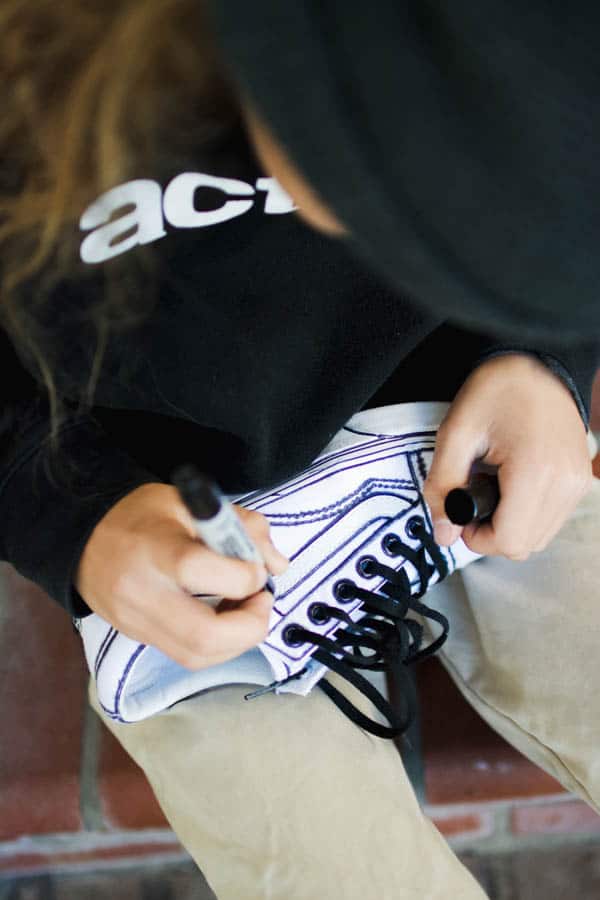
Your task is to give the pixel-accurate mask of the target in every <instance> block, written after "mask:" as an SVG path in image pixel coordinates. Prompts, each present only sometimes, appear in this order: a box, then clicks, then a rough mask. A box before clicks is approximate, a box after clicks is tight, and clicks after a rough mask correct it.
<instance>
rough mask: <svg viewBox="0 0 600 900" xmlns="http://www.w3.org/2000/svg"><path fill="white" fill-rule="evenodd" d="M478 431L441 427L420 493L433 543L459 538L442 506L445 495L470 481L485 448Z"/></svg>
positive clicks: (451, 423) (448, 423) (457, 425)
mask: <svg viewBox="0 0 600 900" xmlns="http://www.w3.org/2000/svg"><path fill="white" fill-rule="evenodd" d="M482 441H483V438H482V432H481V429H477V430H476V431H474V430H473V429H472V428H471V427H469V425H467V424H466V423H463V424H462V425H461V423H460V422H457V421H455V420H447V421H446V422H443V423H442V425H441V426H440V428H439V430H438V434H437V439H436V448H435V453H434V455H433V462H432V465H431V469H430V471H429V475H428V477H427V480H426V482H425V485H424V488H423V492H424V495H425V500H426V501H427V504H428V506H429V509H430V511H431V518H432V522H433V527H434V536H435V540H436V543H438V544H441V545H442V546H449V545H450V544H453V543H454V542H455V541H457V540H458V538H459V537H460V536H461V533H462V528H461V527H460V526H458V525H454V524H453V523H452V522H450V520H449V519H448V517H447V515H446V512H445V509H444V502H445V500H446V496H447V495H448V493H449V492H450V491H451V490H452V489H453V488H456V487H463V486H465V485H466V484H467V483H468V481H469V475H470V472H471V467H472V464H473V462H474V460H475V459H476V458H478V457H482V456H483V455H484V454H485V452H486V449H487V448H486V447H485V445H484V444H483V443H482Z"/></svg>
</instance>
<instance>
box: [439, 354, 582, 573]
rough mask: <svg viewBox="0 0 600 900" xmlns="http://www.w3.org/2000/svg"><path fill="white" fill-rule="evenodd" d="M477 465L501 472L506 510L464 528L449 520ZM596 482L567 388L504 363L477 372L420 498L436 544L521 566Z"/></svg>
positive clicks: (530, 364)
mask: <svg viewBox="0 0 600 900" xmlns="http://www.w3.org/2000/svg"><path fill="white" fill-rule="evenodd" d="M476 459H481V460H483V461H484V462H485V463H489V464H490V465H492V466H494V467H497V474H498V479H499V483H500V503H499V504H498V507H497V509H496V512H495V513H494V516H493V517H492V519H491V521H490V522H488V523H486V524H474V523H472V524H470V525H467V526H466V527H465V528H464V529H461V528H460V527H459V526H456V525H452V524H451V523H450V522H449V521H448V520H447V518H446V515H445V512H444V500H445V497H446V494H447V493H448V491H450V490H451V489H452V488H455V487H464V486H465V485H466V484H467V482H468V479H469V474H470V469H471V465H472V463H473V462H474V460H476ZM591 483H592V467H591V461H590V456H589V451H588V446H587V438H586V432H585V427H584V425H583V422H582V420H581V417H580V415H579V412H578V410H577V407H576V405H575V403H574V401H573V398H572V396H571V394H570V393H569V391H568V389H567V388H566V387H565V385H564V384H563V383H562V381H560V379H559V378H557V376H556V375H554V374H553V373H552V372H550V370H549V369H547V368H546V366H545V365H544V364H543V363H542V362H540V361H539V360H537V359H535V358H534V357H532V356H527V355H524V354H507V355H505V356H499V357H495V358H493V359H490V360H488V361H487V362H485V363H483V364H482V365H481V366H479V367H478V368H477V369H475V371H474V372H473V373H472V374H471V375H470V376H469V378H468V379H467V380H466V381H465V383H464V385H463V386H462V388H461V390H460V391H459V393H458V394H457V395H456V397H455V399H454V402H453V403H452V405H451V407H450V409H449V411H448V414H447V415H446V417H445V419H444V421H443V422H442V425H441V427H440V429H439V431H438V436H437V443H436V450H435V454H434V458H433V463H432V466H431V470H430V472H429V477H428V478H427V481H426V484H425V488H424V492H425V499H426V500H427V503H428V504H429V507H430V509H431V513H432V520H433V522H434V529H435V539H436V541H437V543H438V544H442V545H446V546H448V545H450V544H453V543H454V542H455V541H456V540H457V539H458V538H459V537H460V536H462V538H463V540H464V542H465V543H466V545H467V546H468V547H469V548H470V549H471V550H473V551H474V552H475V553H481V554H484V555H492V556H506V557H508V558H509V559H515V560H524V559H527V557H528V556H529V555H530V553H534V552H538V551H540V550H543V549H544V548H545V547H546V546H547V545H548V544H549V543H550V541H551V540H552V538H553V537H554V536H555V535H556V534H557V532H558V531H559V530H560V528H561V526H562V525H563V524H564V522H565V521H566V520H567V519H568V518H569V516H570V515H571V513H572V512H573V511H574V509H575V507H576V506H577V504H578V503H579V501H580V500H581V499H582V497H583V496H584V495H585V494H586V493H587V491H588V490H589V488H590V487H591Z"/></svg>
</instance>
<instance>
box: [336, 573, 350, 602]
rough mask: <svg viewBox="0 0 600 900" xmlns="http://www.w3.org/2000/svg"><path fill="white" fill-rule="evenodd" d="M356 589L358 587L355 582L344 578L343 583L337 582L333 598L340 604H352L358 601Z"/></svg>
mask: <svg viewBox="0 0 600 900" xmlns="http://www.w3.org/2000/svg"><path fill="white" fill-rule="evenodd" d="M355 588H356V585H355V584H354V582H353V581H350V579H349V578H342V579H341V581H336V583H335V584H334V586H333V596H334V597H335V599H336V600H338V601H339V602H340V603H350V601H351V600H355V599H356V594H355V593H354V590H355Z"/></svg>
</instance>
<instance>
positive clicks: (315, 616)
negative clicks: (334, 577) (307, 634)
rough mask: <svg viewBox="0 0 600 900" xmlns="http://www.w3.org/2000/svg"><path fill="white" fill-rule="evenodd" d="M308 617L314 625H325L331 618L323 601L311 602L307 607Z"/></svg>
mask: <svg viewBox="0 0 600 900" xmlns="http://www.w3.org/2000/svg"><path fill="white" fill-rule="evenodd" d="M308 618H309V619H310V621H311V622H314V624H315V625H326V624H327V622H329V620H330V619H331V616H330V615H329V613H328V612H327V607H326V606H325V604H324V603H311V604H310V606H309V607H308Z"/></svg>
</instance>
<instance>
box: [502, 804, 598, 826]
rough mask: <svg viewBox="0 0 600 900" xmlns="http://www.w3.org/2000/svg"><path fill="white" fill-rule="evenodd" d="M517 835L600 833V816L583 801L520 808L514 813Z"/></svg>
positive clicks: (512, 819) (513, 822)
mask: <svg viewBox="0 0 600 900" xmlns="http://www.w3.org/2000/svg"><path fill="white" fill-rule="evenodd" d="M511 828H512V831H513V832H514V834H571V833H573V832H590V833H597V832H600V816H599V815H598V813H596V812H594V810H593V809H591V807H589V806H587V804H585V803H583V802H582V801H581V800H572V801H571V800H567V801H565V802H563V803H543V804H541V805H537V804H536V805H535V806H517V807H515V808H514V809H513V810H512V811H511Z"/></svg>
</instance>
